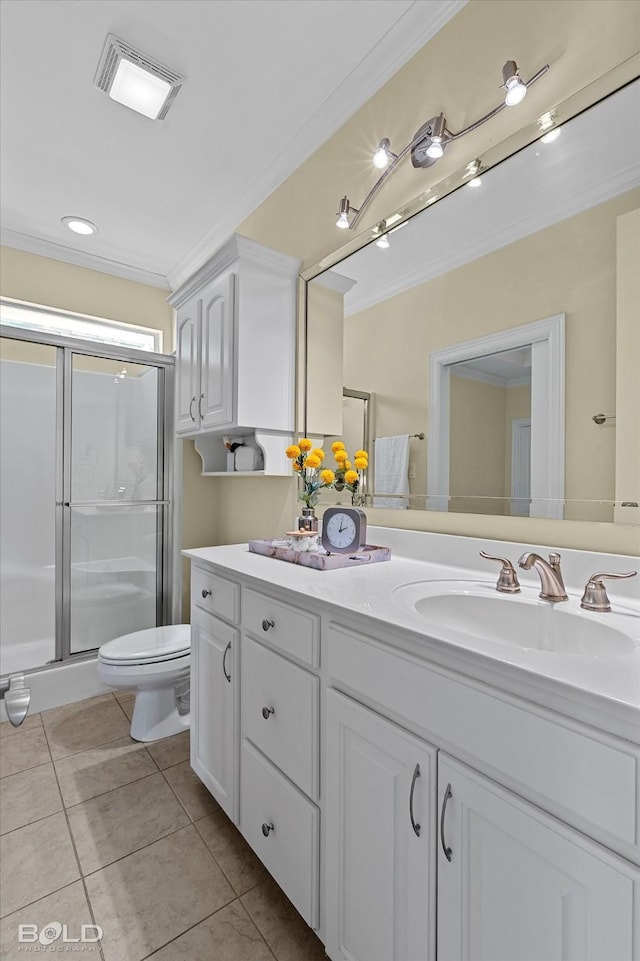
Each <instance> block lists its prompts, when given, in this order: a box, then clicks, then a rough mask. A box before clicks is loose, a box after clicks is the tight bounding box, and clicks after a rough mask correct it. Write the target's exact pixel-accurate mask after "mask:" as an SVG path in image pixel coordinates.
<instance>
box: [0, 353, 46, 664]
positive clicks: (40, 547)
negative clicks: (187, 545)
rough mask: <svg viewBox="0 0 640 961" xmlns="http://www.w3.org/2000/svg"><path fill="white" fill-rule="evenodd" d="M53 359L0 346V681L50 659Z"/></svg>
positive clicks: (42, 354)
mask: <svg viewBox="0 0 640 961" xmlns="http://www.w3.org/2000/svg"><path fill="white" fill-rule="evenodd" d="M56 356H57V355H56V349H55V347H51V346H48V345H44V344H32V343H28V342H24V341H21V340H12V339H11V338H8V337H2V338H0V531H1V532H2V536H1V537H0V675H4V674H14V673H16V672H17V671H25V670H28V669H30V668H37V667H41V666H42V665H44V664H46V663H47V661H52V660H54V659H55V657H56V634H55V626H56V621H55V601H56V579H55V559H56V540H55V499H56V498H55V492H56V412H57V411H56V389H57V386H56V385H57V372H56Z"/></svg>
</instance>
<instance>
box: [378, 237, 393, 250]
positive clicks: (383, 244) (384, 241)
mask: <svg viewBox="0 0 640 961" xmlns="http://www.w3.org/2000/svg"><path fill="white" fill-rule="evenodd" d="M389 246H391V245H390V244H389V235H388V234H383V235H382V237H378V239H377V240H376V247H380V248H381V249H382V250H386V249H387V247H389Z"/></svg>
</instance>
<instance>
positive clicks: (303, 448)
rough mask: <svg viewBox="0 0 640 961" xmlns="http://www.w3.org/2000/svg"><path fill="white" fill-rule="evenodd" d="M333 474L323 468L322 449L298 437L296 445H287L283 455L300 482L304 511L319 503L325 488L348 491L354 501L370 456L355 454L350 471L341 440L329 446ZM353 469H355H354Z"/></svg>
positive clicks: (300, 495) (361, 451) (345, 450)
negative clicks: (334, 464) (331, 455)
mask: <svg viewBox="0 0 640 961" xmlns="http://www.w3.org/2000/svg"><path fill="white" fill-rule="evenodd" d="M331 451H332V453H333V457H334V460H335V462H336V469H335V471H333V470H330V469H329V468H324V469H323V470H320V468H321V467H322V462H323V461H324V459H325V456H326V455H325V451H324V450H323V449H322V447H314V446H313V444H312V442H311V441H310V440H309V438H308V437H301V438H300V439H299V440H298V443H297V444H290V445H289V447H287V449H286V451H285V454H286V455H287V457H288V458H289V459H290V460H291V461H292V464H291V466H292V468H293V470H294V471H295V473H296V474H298V475H299V476H300V477H301V479H302V490H301V491H300V494H299V497H300V500H301V501H304V503H305V504H306V506H307V507H315V506H316V504H317V503H318V496H319V493H320V491H321V490H322V489H323V488H325V487H335V489H336V490H339V491H340V490H344V488H345V487H346V488H347V490H349V491H351V493H352V494H353V495H354V503H355V498H356V495H357V493H358V489H359V487H360V486H361V483H362V479H363V478H362V472H363V471H365V470H366V469H367V467H368V466H369V455H368V454H367V452H366V450H358V451H356V453H355V456H354V459H353V467H352V464H351V461H350V460H349V454H348V453H347V449H346V447H345V445H344V444H343V442H342V441H341V440H336V441H334V442H333V444H332V445H331ZM354 468H355V469H354Z"/></svg>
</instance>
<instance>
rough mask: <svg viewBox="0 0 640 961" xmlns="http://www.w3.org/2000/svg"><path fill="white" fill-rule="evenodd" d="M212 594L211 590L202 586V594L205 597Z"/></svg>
mask: <svg viewBox="0 0 640 961" xmlns="http://www.w3.org/2000/svg"><path fill="white" fill-rule="evenodd" d="M210 594H211V591H208V590H207V589H206V587H203V588H202V596H203V597H209V596H210Z"/></svg>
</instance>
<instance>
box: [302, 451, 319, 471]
mask: <svg viewBox="0 0 640 961" xmlns="http://www.w3.org/2000/svg"><path fill="white" fill-rule="evenodd" d="M321 463H322V461H321V460H320V458H319V457H316V455H315V454H309V456H308V457H307V459H306V461H305V462H304V466H305V467H311V468H314V467H320V464H321Z"/></svg>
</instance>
